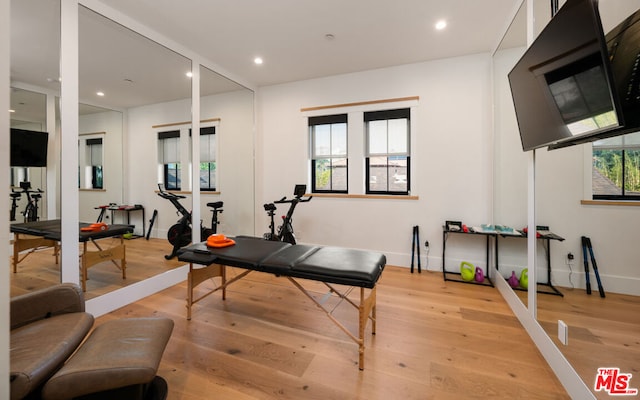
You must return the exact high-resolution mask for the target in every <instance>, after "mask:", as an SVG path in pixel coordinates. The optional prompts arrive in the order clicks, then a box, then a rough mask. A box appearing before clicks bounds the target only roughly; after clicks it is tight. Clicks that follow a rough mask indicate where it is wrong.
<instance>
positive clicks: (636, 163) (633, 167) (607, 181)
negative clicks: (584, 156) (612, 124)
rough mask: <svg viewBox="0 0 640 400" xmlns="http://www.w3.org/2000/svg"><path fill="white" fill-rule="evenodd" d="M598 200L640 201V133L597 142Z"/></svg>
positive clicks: (595, 192) (595, 181)
mask: <svg viewBox="0 0 640 400" xmlns="http://www.w3.org/2000/svg"><path fill="white" fill-rule="evenodd" d="M592 160H593V165H592V183H591V185H592V194H593V199H594V200H636V201H637V200H640V133H631V134H628V135H622V136H616V137H612V138H608V139H602V140H598V141H595V142H593V157H592Z"/></svg>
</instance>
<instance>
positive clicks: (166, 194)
mask: <svg viewBox="0 0 640 400" xmlns="http://www.w3.org/2000/svg"><path fill="white" fill-rule="evenodd" d="M158 191H159V193H158V196H160V197H162V198H163V199H167V200H171V199H186V198H187V196H183V195H180V194H175V193H169V192H166V191H165V190H164V189H163V188H162V184H161V183H158Z"/></svg>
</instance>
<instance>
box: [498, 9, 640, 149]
mask: <svg viewBox="0 0 640 400" xmlns="http://www.w3.org/2000/svg"><path fill="white" fill-rule="evenodd" d="M637 21H638V13H635V14H633V15H632V16H630V17H629V18H627V20H626V21H625V22H623V23H621V24H620V25H619V26H618V27H616V28H614V29H613V30H612V31H611V33H610V34H608V35H607V36H606V37H605V35H604V33H603V29H602V23H601V21H600V14H599V12H598V1H597V0H567V2H566V3H565V4H564V5H563V6H562V8H560V10H559V11H558V13H557V14H556V15H555V16H554V17H553V18H552V20H551V21H550V22H549V24H548V25H547V26H546V27H545V28H544V30H543V31H542V32H541V33H540V35H539V36H538V37H537V38H536V40H535V41H534V42H533V43H532V44H531V46H530V47H529V48H528V49H527V51H526V52H525V54H524V55H523V56H522V58H521V59H520V60H519V61H518V63H517V64H516V66H515V67H514V68H513V69H512V70H511V72H510V73H509V84H510V86H511V94H512V97H513V102H514V106H515V110H516V117H517V121H518V128H519V130H520V139H521V141H522V148H523V150H524V151H527V150H532V149H536V148H541V147H546V146H548V147H549V149H554V148H560V147H566V146H570V145H574V144H579V143H585V142H589V141H594V140H597V139H601V138H605V137H611V136H616V135H620V134H624V133H629V132H632V131H634V130H638V129H640V115H638V112H640V107H639V106H640V101H638V100H634V101H630V100H629V98H630V97H632V96H634V95H636V94H640V90H639V89H638V88H637V87H638V84H637V83H636V84H635V89H628V87H627V86H629V85H631V82H630V74H631V71H632V68H633V65H634V63H636V64H635V65H636V67H637V66H638V64H637V56H638V53H639V52H640V41H639V40H638V34H637V30H638V26H639V25H640V24H637V23H636V22H637ZM632 78H635V76H633V77H632ZM629 87H630V86H629ZM629 90H631V92H633V91H634V90H635V92H636V94H634V93H630V94H627V92H628V91H629Z"/></svg>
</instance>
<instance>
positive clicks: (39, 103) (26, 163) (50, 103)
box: [4, 0, 60, 296]
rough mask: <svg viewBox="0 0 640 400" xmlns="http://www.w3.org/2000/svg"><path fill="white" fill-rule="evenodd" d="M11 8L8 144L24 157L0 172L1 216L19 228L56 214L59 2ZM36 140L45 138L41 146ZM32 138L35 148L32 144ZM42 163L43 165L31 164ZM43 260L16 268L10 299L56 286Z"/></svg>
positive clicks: (27, 1)
mask: <svg viewBox="0 0 640 400" xmlns="http://www.w3.org/2000/svg"><path fill="white" fill-rule="evenodd" d="M10 8H11V55H10V57H11V60H10V67H11V70H10V74H11V75H10V80H11V83H10V84H11V90H10V104H11V109H10V119H11V128H12V130H14V131H13V132H12V134H11V135H12V140H11V142H12V143H14V144H16V145H22V146H24V153H23V154H24V155H25V157H20V158H21V160H19V161H15V160H14V162H13V164H17V165H15V166H12V167H10V171H5V172H4V173H7V174H9V175H10V182H11V188H7V191H6V192H5V193H7V194H6V196H10V202H11V203H10V205H11V208H10V211H11V212H10V214H9V215H8V216H6V217H8V218H9V220H10V223H11V224H19V223H24V222H26V221H27V220H47V219H51V218H56V216H57V215H58V214H57V213H58V211H59V205H60V192H59V190H58V186H57V182H58V179H59V177H58V164H59V160H60V155H59V154H60V152H59V151H60V150H59V138H58V136H59V101H58V96H59V93H60V79H59V78H60V1H59V0H45V1H38V0H12V1H11V7H10ZM34 132H38V133H43V132H46V134H45V136H42V135H37V134H34ZM41 138H46V139H43V141H42V142H40V139H41ZM22 139H24V140H22ZM34 140H37V141H38V143H40V145H38V146H36V145H34ZM21 153H22V151H21ZM43 157H44V158H43ZM12 158H13V157H12ZM42 161H44V162H45V164H46V165H45V166H35V165H41V162H42ZM27 192H30V193H27ZM28 203H31V206H30V207H27V204H28ZM25 255H26V252H23V253H22V254H21V255H20V257H19V258H18V259H23V258H24V257H25ZM45 259H46V262H45V263H44V264H41V263H38V261H37V260H35V257H32V258H31V259H29V258H26V259H24V260H23V262H22V263H20V264H18V265H17V266H16V268H17V271H16V273H12V274H11V282H12V284H11V295H12V296H14V295H18V294H22V293H25V292H28V291H30V290H33V289H36V288H40V287H46V286H50V285H53V284H55V283H57V282H60V269H59V268H60V267H59V265H56V264H55V261H54V257H53V250H49V251H48V254H47V256H46V257H45ZM12 269H13V268H12Z"/></svg>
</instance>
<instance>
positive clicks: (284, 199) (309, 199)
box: [274, 196, 313, 204]
mask: <svg viewBox="0 0 640 400" xmlns="http://www.w3.org/2000/svg"><path fill="white" fill-rule="evenodd" d="M312 198H313V196H309V197H307V198H306V199H303V198H302V197H294V198H293V199H288V200H287V198H286V197H283V198H281V199H280V200H276V201H274V203H276V204H283V203H293V202H298V203H306V202H308V201H311V199H312Z"/></svg>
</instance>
